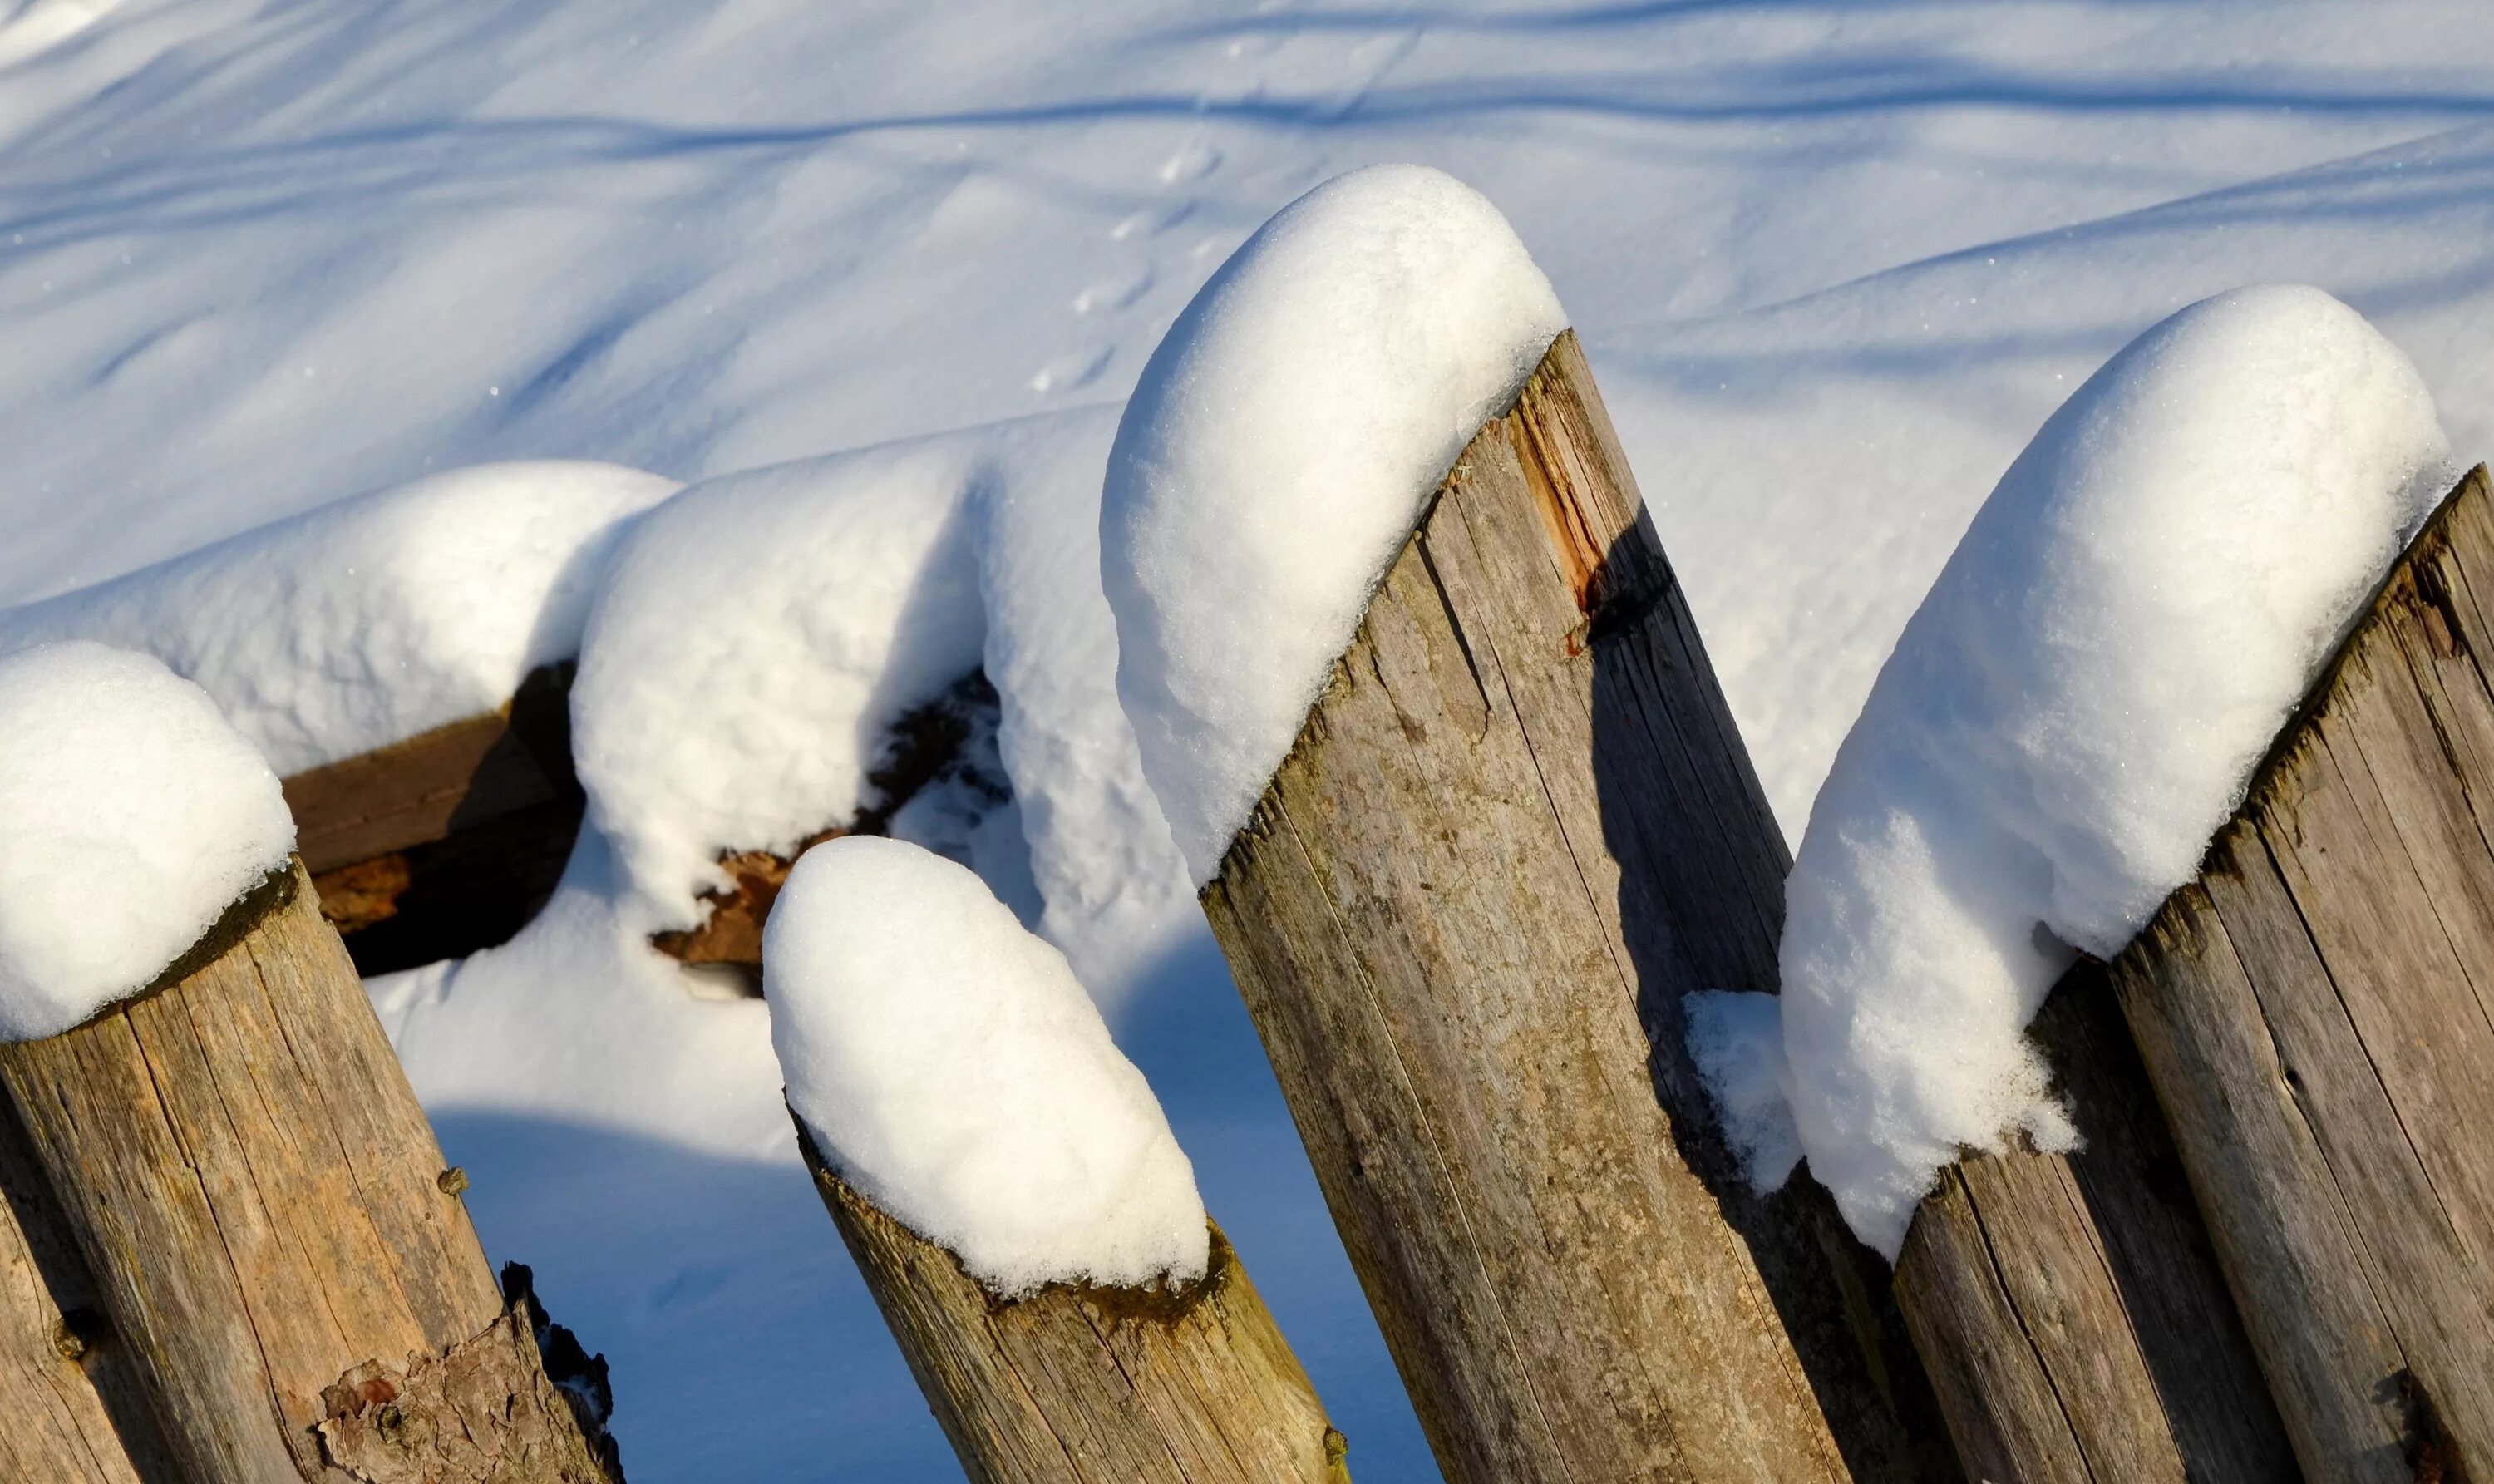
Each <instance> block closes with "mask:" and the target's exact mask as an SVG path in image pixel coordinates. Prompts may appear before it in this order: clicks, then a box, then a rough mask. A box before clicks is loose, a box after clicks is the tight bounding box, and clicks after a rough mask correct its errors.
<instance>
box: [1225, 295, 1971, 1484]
mask: <svg viewBox="0 0 2494 1484" xmlns="http://www.w3.org/2000/svg"><path fill="white" fill-rule="evenodd" d="M1787 864H1788V857H1787V854H1786V851H1785V846H1784V842H1783V836H1782V834H1781V833H1780V832H1779V829H1778V827H1777V824H1776V822H1775V819H1774V817H1773V815H1772V814H1771V813H1770V812H1769V810H1768V807H1767V804H1766V801H1765V798H1764V796H1763V794H1762V793H1761V791H1760V790H1759V787H1758V784H1757V780H1756V778H1755V776H1754V775H1753V773H1752V772H1751V770H1750V768H1749V759H1748V755H1747V753H1746V751H1745V750H1744V749H1743V747H1742V744H1741V741H1740V738H1739V735H1738V733H1737V731H1736V730H1735V728H1734V726H1733V724H1732V719H1731V716H1730V714H1729V712H1728V711H1727V710H1726V708H1725V706H1724V703H1723V699H1722V695H1721V692H1720V690H1719V689H1718V686H1717V683H1716V681H1715V677H1714V673H1713V670H1712V669H1711V667H1710V666H1709V665H1708V663H1707V659H1706V654H1705V651H1704V649H1703V647H1702V646H1701V645H1700V644H1699V642H1698V638H1697V632H1696V627H1695V624H1694V623H1693V622H1692V621H1691V620H1690V617H1689V613H1688V605H1687V603H1686V601H1685V600H1684V599H1683V597H1682V594H1681V591H1680V588H1679V586H1678V584H1677V582H1676V581H1675V579H1674V578H1673V576H1672V573H1671V568H1670V565H1669V563H1668V562H1667V561H1666V560H1664V557H1663V554H1662V551H1661V547H1660V545H1659V543H1658V540H1657V538H1656V536H1655V533H1654V530H1653V528H1652V526H1651V524H1650V523H1649V522H1648V521H1647V520H1646V518H1645V517H1644V515H1643V514H1642V512H1641V510H1640V506H1639V500H1638V497H1637V494H1636V487H1635V484H1634V482H1633V480H1632V479H1631V477H1630V475H1629V473H1628V469H1627V461H1626V460H1625V458H1624V457H1623V456H1622V455H1621V452H1620V448H1619V443H1618V440H1617V438H1616V436H1615V435H1614V433H1613V432H1612V429H1611V425H1610V420H1609V417H1608V415H1607V414H1606V413H1605V412H1604V410H1603V409H1602V406H1601V402H1600V399H1599V397H1598V395H1597V393H1596V392H1595V390H1594V385H1593V379H1592V376H1591V374H1590V372H1589V371H1588V370H1587V368H1586V365H1585V361H1584V357H1583V354H1582V352H1581V351H1580V349H1579V348H1578V347H1577V344H1576V340H1575V337H1574V336H1573V335H1572V334H1568V335H1565V336H1563V337H1561V339H1560V340H1559V341H1558V342H1557V343H1556V344H1555V345H1553V346H1552V347H1551V348H1550V350H1549V353H1548V354H1547V356H1546V357H1545V358H1544V360H1543V361H1542V364H1541V366H1540V368H1539V370H1538V371H1536V373H1535V375H1534V377H1533V378H1532V379H1531V381H1530V382H1529V383H1528V384H1527V385H1526V387H1525V389H1524V392H1523V394H1522V397H1521V399H1520V400H1519V401H1518V403H1517V405H1516V406H1515V407H1514V409H1511V410H1510V411H1508V412H1506V414H1505V415H1503V416H1501V417H1498V418H1496V419H1494V420H1492V421H1491V422H1490V423H1489V424H1488V425H1487V426H1485V427H1484V428H1482V429H1481V431H1480V433H1479V434H1478V436H1477V437H1475V439H1473V440H1472V443H1471V445H1470V446H1469V447H1467V448H1466V449H1465V451H1464V452H1463V454H1462V456H1461V457H1460V458H1459V459H1458V460H1457V462H1456V464H1455V466H1454V468H1453V469H1452V470H1451V471H1450V472H1449V473H1448V474H1447V476H1446V478H1445V483H1444V485H1443V486H1442V487H1441V489H1440V491H1439V493H1438V497H1437V500H1436V503H1435V505H1434V507H1433V508H1432V509H1431V510H1430V512H1429V513H1428V515H1427V517H1426V518H1425V520H1424V521H1423V523H1422V525H1421V527H1420V529H1419V530H1418V531H1417V532H1416V533H1415V534H1414V537H1413V538H1412V540H1411V542H1410V543H1409V544H1408V545H1407V546H1406V547H1405V548H1404V550H1403V553H1402V555H1401V556H1400V558H1399V559H1398V560H1396V561H1395V562H1394V563H1393V565H1392V567H1391V569H1390V570H1389V571H1388V572H1387V573H1386V575H1385V577H1384V582H1383V583H1382V585H1381V586H1380V587H1379V589H1378V591H1377V592H1376V594H1375V596H1374V597H1373V599H1372V600H1371V602H1370V606H1369V609H1368V613H1367V616H1366V619H1365V620H1364V621H1363V622H1362V624H1361V626H1360V628H1359V631H1358V634H1357V636H1356V637H1355V638H1354V639H1353V642H1352V645H1351V648H1350V650H1349V651H1348V652H1347V653H1346V654H1344V655H1343V656H1342V658H1341V659H1340V660H1339V661H1338V662H1337V664H1336V665H1335V668H1334V671H1333V675H1332V679H1331V681H1330V682H1329V684H1328V686H1327V688H1326V690H1325V692H1324V694H1323V697H1322V698H1321V699H1320V700H1319V701H1318V703H1317V705H1316V706H1315V708H1314V710H1313V711H1312V712H1311V713H1310V715H1309V717H1308V719H1307V722H1306V724H1305V726H1304V728H1303V729H1302V731H1301V732H1300V734H1299V738H1298V741H1297V743H1296V745H1295V746H1294V748H1293V751H1292V752H1291V754H1290V757H1289V758H1288V759H1287V760H1286V761H1285V762H1284V763H1283V764H1282V766H1281V768H1280V769H1279V771H1278V772H1276V773H1275V775H1274V777H1273V778H1272V780H1271V781H1270V783H1269V785H1268V786H1267V788H1266V790H1265V792H1264V796H1263V799H1262V803H1261V804H1260V805H1259V807H1258V809H1257V811H1256V814H1255V816H1254V818H1253V820H1252V821H1251V822H1250V824H1249V825H1248V827H1247V828H1246V829H1245V830H1243V831H1242V832H1241V833H1239V835H1238V837H1237V838H1236V839H1235V840H1234V841H1233V842H1232V845H1231V847H1230V851H1229V854H1228V856H1227V858H1226V859H1225V860H1224V862H1223V863H1222V868H1221V871H1220V874H1219V876H1218V877H1217V878H1216V879H1215V880H1214V881H1213V882H1212V883H1211V884H1210V885H1209V886H1207V887H1206V888H1205V889H1204V893H1203V903H1204V908H1205V911H1206V913H1207V914H1208V916H1209V917H1210V919H1211V922H1212V926H1213V930H1214V932H1215V933H1216V934H1217V936H1218V937H1219V938H1220V941H1221V944H1222V947H1223V949H1224V951H1225V952H1226V953H1227V954H1228V956H1229V960H1230V964H1231V968H1232V971H1233V973H1234V974H1235V976H1236V978H1237V981H1238V984H1239V988H1240V991H1241V993H1242V994H1243V995H1244V996H1245V997H1246V1000H1247V1005H1248V1008H1249V1010H1250V1012H1251V1013H1252V1014H1253V1015H1254V1018H1255V1021H1256V1025H1257V1028H1258V1030H1259V1031H1260V1032H1261V1033H1262V1037H1263V1041H1264V1045H1265V1048H1266V1050H1267V1052H1268V1053H1269V1055H1270V1057H1271V1060H1272V1063H1273V1067H1274V1070H1275V1072H1276V1073H1277V1075H1279V1077H1280V1079H1281V1083H1282V1088H1283V1091H1284V1093H1285V1094H1286V1095H1287V1096H1288V1098H1289V1101H1290V1105H1291V1109H1292V1113H1293V1117H1294V1119H1295V1120H1296V1122H1297V1125H1298V1129H1299V1135H1300V1137H1301V1138H1302V1139H1303V1140H1304V1141H1305V1143H1306V1145H1307V1148H1308V1152H1309V1155H1310V1157H1311V1159H1312V1160H1313V1162H1314V1164H1315V1166H1316V1170H1317V1175H1318V1179H1319V1180H1320V1182H1321V1183H1322V1185H1323V1189H1324V1193H1325V1197H1326V1200H1327V1202H1328V1203H1329V1204H1330V1206H1331V1207H1332V1211H1333V1216H1334V1221H1335V1224H1336V1226H1337V1227H1339V1228H1340V1229H1341V1232H1342V1235H1343V1239H1344V1242H1345V1244H1346V1246H1347V1247H1348V1248H1349V1251H1350V1254H1351V1257H1352V1261H1353V1265H1354V1267H1355V1268H1356V1269H1357V1270H1358V1273H1359V1277H1360V1281H1361V1283H1362V1285H1363V1286H1364V1287H1365V1288H1366V1290H1367V1294H1368V1298H1369V1302H1370V1305H1371V1306H1372V1307H1373V1308H1374V1309H1375V1310H1376V1312H1377V1316H1378V1318H1379V1321H1380V1323H1381V1325H1382V1326H1383V1328H1384V1333H1385V1338H1386V1343H1387V1345H1388V1346H1389V1347H1390V1348H1391V1349H1392V1351H1393V1353H1394V1356H1395V1360H1396V1363H1397V1365H1398V1366H1399V1367H1400V1369H1401V1371H1402V1374H1403V1378H1404V1383H1405V1385H1406V1386H1407V1387H1408V1388H1409V1389H1410V1390H1411V1392H1412V1395H1413V1398H1414V1403H1415V1404H1416V1406H1417V1408H1418V1410H1419V1414H1420V1419H1421V1423H1422V1425H1423V1427H1424V1428H1425V1429H1426V1430H1427V1432H1428V1434H1429V1438H1430V1441H1431V1444H1432V1446H1433V1447H1434V1448H1435V1450H1436V1452H1437V1455H1438V1460H1439V1463H1440V1466H1441V1467H1442V1468H1443V1469H1445V1473H1446V1475H1447V1477H1448V1478H1449V1479H1453V1480H1462V1481H1478V1484H1491V1481H1495V1484H1535V1481H1543V1480H1551V1481H1556V1480H1563V1479H1564V1480H1576V1481H1583V1480H1593V1479H1599V1480H1603V1481H1604V1484H1614V1481H1618V1484H1625V1481H1630V1480H1647V1479H1657V1480H1662V1479H1668V1480H1691V1481H1700V1480H1702V1481H1715V1480H1736V1479H1739V1480H1759V1481H1767V1480H1774V1481H1778V1484H1794V1481H1802V1480H1811V1479H1840V1478H1844V1477H1847V1476H1848V1465H1849V1466H1850V1470H1851V1472H1852V1473H1853V1474H1857V1475H1859V1476H1862V1477H1879V1478H1898V1477H1910V1476H1914V1475H1916V1474H1917V1473H1918V1472H1920V1471H1923V1470H1926V1469H1932V1470H1936V1471H1939V1472H1942V1473H1945V1472H1947V1471H1948V1469H1949V1465H1948V1464H1947V1462H1946V1460H1945V1459H1944V1458H1941V1459H1932V1458H1931V1457H1929V1456H1928V1455H1925V1454H1920V1453H1917V1451H1916V1440H1915V1439H1912V1438H1911V1437H1910V1436H1909V1430H1908V1429H1907V1428H1906V1426H1905V1425H1904V1424H1903V1423H1902V1422H1901V1420H1900V1418H1899V1416H1898V1415H1897V1412H1896V1405H1897V1399H1899V1398H1903V1399H1904V1400H1905V1405H1906V1406H1908V1407H1910V1406H1911V1405H1912V1400H1913V1399H1914V1398H1915V1397H1916V1396H1917V1395H1918V1394H1921V1395H1925V1396H1926V1397H1927V1393H1922V1392H1921V1386H1922V1382H1921V1378H1920V1377H1919V1375H1918V1374H1916V1371H1915V1365H1914V1361H1913V1358H1912V1355H1911V1352H1910V1350H1908V1349H1906V1348H1904V1346H1903V1345H1902V1343H1901V1338H1900V1339H1899V1342H1898V1343H1896V1344H1893V1345H1891V1344H1888V1343H1887V1341H1888V1339H1889V1338H1890V1336H1889V1335H1888V1334H1885V1333H1883V1332H1882V1319H1881V1314H1882V1311H1883V1304H1884V1298H1885V1295H1884V1291H1883V1289H1884V1279H1883V1277H1882V1276H1881V1275H1880V1274H1879V1272H1878V1271H1877V1269H1876V1267H1875V1265H1868V1266H1866V1265H1865V1264H1864V1263H1863V1262H1862V1261H1861V1257H1862V1255H1861V1253H1860V1251H1859V1250H1858V1249H1857V1248H1856V1247H1855V1246H1854V1244H1852V1243H1851V1241H1850V1239H1849V1238H1848V1237H1847V1236H1845V1234H1844V1233H1843V1232H1842V1229H1841V1227H1839V1226H1838V1225H1837V1224H1836V1220H1835V1217H1834V1214H1833V1210H1832V1206H1831V1204H1830V1203H1829V1202H1828V1201H1827V1199H1826V1197H1825V1193H1824V1192H1823V1191H1818V1190H1817V1189H1816V1188H1815V1187H1814V1186H1810V1183H1809V1182H1808V1181H1807V1180H1802V1181H1798V1182H1796V1186H1797V1188H1796V1189H1793V1190H1788V1191H1787V1192H1786V1193H1785V1194H1784V1196H1780V1197H1779V1198H1778V1199H1776V1200H1774V1201H1761V1200H1759V1199H1757V1198H1756V1197H1754V1196H1751V1195H1750V1194H1749V1192H1748V1190H1747V1188H1746V1187H1745V1186H1743V1185H1742V1184H1741V1183H1740V1181H1739V1179H1738V1178H1737V1175H1736V1173H1735V1172H1734V1169H1733V1166H1732V1161H1731V1159H1730V1158H1729V1156H1728V1155H1727V1154H1726V1152H1725V1150H1724V1148H1723V1145H1722V1142H1721V1139H1720V1136H1719V1134H1718V1131H1717V1130H1716V1127H1715V1124H1714V1119H1713V1114H1712V1111H1711V1109H1710V1108H1709V1106H1708V1105H1707V1102H1706V1097H1705V1093H1704V1091H1703V1089H1702V1087H1701V1085H1700V1083H1699V1082H1698V1079H1697V1077H1696V1075H1695V1073H1694V1070H1693V1068H1692V1067H1691V1066H1690V1064H1689V1062H1688V1055H1687V1052H1686V1049H1685V1046H1684V1045H1683V1040H1682V1035H1681V1030H1680V1027H1681V1023H1682V1019H1681V1015H1682V1012H1681V1003H1680V1002H1681V999H1682V997H1683V996H1684V995H1685V994H1687V993H1688V992H1689V991H1691V990H1695V989H1701V988H1754V989H1770V988H1772V987H1774V984H1775V973H1776V946H1777V936H1778V933H1779V930H1780V925H1781V921H1782V900H1783V896H1782V881H1783V874H1784V870H1785V868H1786V866H1787ZM1929 1431H1931V1432H1932V1433H1936V1428H1932V1429H1930V1430H1929Z"/></svg>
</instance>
